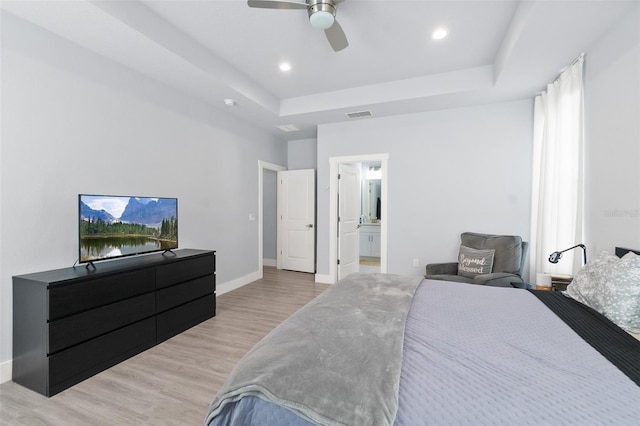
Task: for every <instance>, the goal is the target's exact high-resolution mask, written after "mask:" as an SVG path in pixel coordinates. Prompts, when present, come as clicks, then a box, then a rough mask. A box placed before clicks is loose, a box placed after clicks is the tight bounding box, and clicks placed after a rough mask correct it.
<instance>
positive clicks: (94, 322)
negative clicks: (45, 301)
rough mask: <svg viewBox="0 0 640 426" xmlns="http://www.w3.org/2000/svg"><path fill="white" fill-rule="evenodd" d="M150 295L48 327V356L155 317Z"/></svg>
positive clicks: (115, 304)
mask: <svg viewBox="0 0 640 426" xmlns="http://www.w3.org/2000/svg"><path fill="white" fill-rule="evenodd" d="M155 307H156V300H155V295H154V294H153V293H147V294H143V295H141V296H136V297H132V298H131V299H126V300H123V301H120V302H116V303H112V304H110V305H106V306H102V307H100V308H96V309H93V310H91V311H87V312H82V313H80V314H76V315H72V316H70V317H66V318H63V319H60V320H57V321H52V322H51V323H49V350H48V353H49V354H52V353H55V352H58V351H60V350H62V349H66V348H68V347H70V346H73V345H75V344H78V343H81V342H84V341H85V340H89V339H92V338H94V337H97V336H100V335H102V334H105V333H108V332H110V331H113V330H116V329H118V328H120V327H124V326H125V325H127V324H131V323H134V322H136V321H139V320H141V319H144V318H147V317H151V316H153V315H154V314H155Z"/></svg>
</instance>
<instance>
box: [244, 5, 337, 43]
mask: <svg viewBox="0 0 640 426" xmlns="http://www.w3.org/2000/svg"><path fill="white" fill-rule="evenodd" d="M343 1H344V0H307V1H306V2H300V1H286V0H248V1H247V4H248V5H249V7H258V8H262V9H307V13H308V14H309V22H310V23H311V26H312V27H314V28H318V29H322V30H324V34H325V35H326V36H327V40H328V41H329V44H330V45H331V47H332V48H333V50H334V51H336V52H339V51H341V50H342V49H344V48H346V47H347V46H349V42H348V41H347V36H345V35H344V31H342V27H341V26H340V24H338V21H336V19H335V17H336V11H337V9H338V4H339V3H342V2H343Z"/></svg>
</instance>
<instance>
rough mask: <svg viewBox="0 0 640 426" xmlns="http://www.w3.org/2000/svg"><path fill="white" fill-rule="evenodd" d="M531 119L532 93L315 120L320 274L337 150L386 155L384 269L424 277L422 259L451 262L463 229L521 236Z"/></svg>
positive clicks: (526, 210) (325, 266)
mask: <svg viewBox="0 0 640 426" xmlns="http://www.w3.org/2000/svg"><path fill="white" fill-rule="evenodd" d="M532 126H533V101H532V100H524V101H517V102H508V103H502V104H494V105H486V106H476V107H470V108H462V109H451V110H442V111H434V112H426V113H419V114H410V115H404V116H397V117H389V118H380V119H364V120H358V121H354V122H348V123H339V124H329V125H323V126H320V127H319V128H318V274H328V273H329V258H328V257H329V237H330V236H329V235H328V232H327V230H328V229H329V176H328V173H329V158H330V157H336V156H354V155H364V154H380V153H389V168H388V185H389V194H388V199H389V206H388V209H389V210H388V218H387V220H388V272H390V273H400V274H410V275H423V274H424V267H425V265H426V264H427V263H431V262H440V261H455V259H456V257H457V250H458V247H459V244H460V239H459V238H460V233H461V232H464V231H476V232H483V233H497V234H498V233H499V234H517V235H521V236H522V237H523V238H524V239H525V240H528V238H529V222H530V199H531V143H532ZM383 220H384V219H383ZM413 258H418V259H419V260H420V266H419V267H418V268H414V267H413V266H412V259H413Z"/></svg>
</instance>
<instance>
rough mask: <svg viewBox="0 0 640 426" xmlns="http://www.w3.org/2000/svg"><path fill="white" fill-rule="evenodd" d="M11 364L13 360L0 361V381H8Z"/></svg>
mask: <svg viewBox="0 0 640 426" xmlns="http://www.w3.org/2000/svg"><path fill="white" fill-rule="evenodd" d="M12 366H13V360H9V361H5V362H3V363H0V383H4V382H8V381H9V380H11V367H12Z"/></svg>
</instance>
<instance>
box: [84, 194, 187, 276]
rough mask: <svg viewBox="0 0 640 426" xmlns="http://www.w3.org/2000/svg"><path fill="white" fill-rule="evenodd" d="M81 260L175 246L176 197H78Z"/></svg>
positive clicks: (173, 247)
mask: <svg viewBox="0 0 640 426" xmlns="http://www.w3.org/2000/svg"><path fill="white" fill-rule="evenodd" d="M78 204H79V216H80V221H79V227H80V228H79V229H80V232H79V235H80V244H79V247H80V256H79V261H80V262H81V263H86V262H93V261H96V260H105V259H111V258H115V257H122V256H132V255H136V254H143V253H151V252H154V251H162V250H171V249H176V248H178V199H177V198H154V197H120V196H112V195H84V194H80V195H79V196H78Z"/></svg>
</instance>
